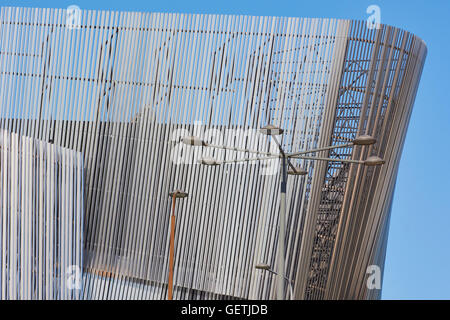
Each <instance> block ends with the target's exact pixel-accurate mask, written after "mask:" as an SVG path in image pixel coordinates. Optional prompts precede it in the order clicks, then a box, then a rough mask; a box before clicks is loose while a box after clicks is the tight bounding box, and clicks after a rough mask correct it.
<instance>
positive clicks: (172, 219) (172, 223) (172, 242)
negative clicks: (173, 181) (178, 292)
mask: <svg viewBox="0 0 450 320" xmlns="http://www.w3.org/2000/svg"><path fill="white" fill-rule="evenodd" d="M176 196H177V194H176V192H174V194H173V195H172V216H171V217H170V249H169V281H168V300H173V256H174V245H175V199H176Z"/></svg>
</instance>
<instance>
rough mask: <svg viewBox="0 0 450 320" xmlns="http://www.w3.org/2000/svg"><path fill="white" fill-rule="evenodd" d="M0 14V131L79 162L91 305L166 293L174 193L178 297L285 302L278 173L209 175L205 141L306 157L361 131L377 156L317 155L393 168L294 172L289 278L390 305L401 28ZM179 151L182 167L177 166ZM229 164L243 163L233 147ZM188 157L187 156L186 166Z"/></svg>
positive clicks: (401, 108) (413, 61)
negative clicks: (60, 150)
mask: <svg viewBox="0 0 450 320" xmlns="http://www.w3.org/2000/svg"><path fill="white" fill-rule="evenodd" d="M79 18H80V20H79V22H80V23H79V24H77V25H76V26H75V27H74V26H73V25H71V26H70V27H69V26H68V25H67V19H68V16H67V11H66V10H59V9H30V8H2V9H1V14H0V21H1V28H0V43H1V52H0V83H1V87H0V92H1V94H0V99H1V108H0V117H1V122H0V125H1V127H2V128H3V129H6V130H9V131H12V132H16V133H18V134H20V135H24V136H30V137H34V138H37V139H41V140H44V141H49V142H52V143H54V144H55V145H59V146H62V147H66V148H70V149H73V150H76V151H79V152H81V153H82V154H83V155H84V161H85V166H86V181H85V190H86V199H85V211H86V214H85V224H84V230H85V234H84V271H85V275H86V276H85V278H84V283H83V285H84V288H83V290H84V297H85V298H94V299H128V298H135V299H161V298H165V297H166V294H167V275H168V246H169V217H170V200H169V198H168V193H169V191H172V190H174V189H177V188H180V189H183V190H185V191H188V192H189V195H190V196H189V197H188V198H186V199H184V200H183V201H181V202H179V203H178V204H177V209H176V211H177V229H176V236H175V250H176V252H175V277H174V283H175V290H174V297H175V298H176V299H185V298H195V299H202V298H203V299H205V298H209V299H214V298H217V299H222V298H250V299H256V298H273V297H274V295H275V278H274V277H272V276H271V275H270V274H266V273H262V271H260V270H255V269H254V265H255V264H256V263H260V262H265V263H268V264H270V265H275V260H276V254H277V247H276V244H277V223H278V222H277V220H278V201H279V199H278V188H279V175H278V174H274V175H266V174H263V171H264V168H263V166H260V165H258V164H255V163H251V164H246V165H224V166H221V167H219V168H205V167H202V166H200V165H198V164H196V163H195V161H194V160H196V159H198V158H199V157H200V156H201V155H202V154H203V155H204V154H207V155H208V154H209V155H215V156H217V154H214V151H213V150H209V149H210V148H201V147H195V148H194V149H195V151H193V152H191V153H189V152H190V151H189V150H188V149H187V147H185V146H182V145H180V144H178V141H179V138H180V137H181V136H183V135H198V136H201V137H203V138H205V139H210V140H212V141H220V142H223V143H225V144H228V145H230V146H233V147H236V148H245V147H247V146H249V145H254V144H256V145H258V146H259V147H264V146H266V144H265V143H264V141H263V142H261V141H260V140H258V139H256V138H255V137H256V136H255V135H254V134H253V132H254V131H255V130H256V129H257V128H259V127H260V126H262V125H265V124H267V123H272V124H275V125H278V126H280V127H282V128H284V129H285V132H286V134H285V135H284V137H283V141H282V144H283V147H284V148H285V150H287V151H292V152H294V151H301V150H305V149H311V148H315V147H321V146H327V145H330V144H332V145H334V144H340V143H345V142H348V141H350V140H352V139H353V138H355V136H356V135H359V134H369V135H373V136H375V137H376V138H377V143H376V144H375V145H374V146H370V147H367V148H364V149H363V148H362V147H349V148H346V149H339V150H337V151H333V152H321V153H319V154H318V155H321V156H329V157H332V158H342V159H357V160H360V159H362V160H363V159H365V158H367V157H368V156H370V155H376V156H380V157H382V158H384V159H385V160H386V164H385V165H383V166H382V167H364V166H357V165H353V164H352V165H348V164H342V163H334V162H333V163H331V162H330V163H327V162H312V161H309V160H298V163H297V165H299V166H301V167H303V168H306V169H307V170H308V175H307V176H305V177H290V178H289V181H288V187H287V190H288V198H287V201H288V217H287V229H286V248H287V250H286V257H287V259H286V274H287V275H288V277H289V278H291V279H293V280H294V283H295V297H296V298H297V299H340V298H348V299H365V298H377V297H379V294H380V291H379V290H368V289H367V287H366V280H367V274H366V269H367V266H369V265H373V264H375V265H379V266H380V267H381V268H382V267H383V265H384V255H385V249H386V241H387V231H388V222H389V215H390V206H391V202H392V194H393V190H394V186H395V179H396V174H397V168H398V163H399V159H400V154H401V150H402V146H403V142H404V138H405V134H406V129H407V126H408V121H409V117H410V113H411V109H412V106H413V103H414V98H415V95H416V91H417V86H418V82H419V78H420V74H421V70H422V67H423V63H424V59H425V55H426V47H425V45H424V43H423V41H422V40H420V39H419V38H417V37H416V36H414V35H412V34H410V33H408V32H406V31H403V30H400V29H397V28H394V27H390V26H385V25H382V26H381V27H380V28H379V29H373V30H369V29H367V27H366V24H365V22H358V21H350V20H334V19H305V18H276V17H247V16H225V15H185V14H159V13H130V12H120V13H119V12H103V11H101V12H95V11H81V12H80V16H79ZM174 150H178V151H180V152H182V154H183V155H184V157H185V158H184V159H188V160H189V161H185V162H183V161H181V162H180V161H176V160H174ZM220 156H225V157H231V158H233V157H238V156H243V154H242V153H241V152H237V151H227V152H226V153H225V154H221V155H220ZM175 158H176V155H175Z"/></svg>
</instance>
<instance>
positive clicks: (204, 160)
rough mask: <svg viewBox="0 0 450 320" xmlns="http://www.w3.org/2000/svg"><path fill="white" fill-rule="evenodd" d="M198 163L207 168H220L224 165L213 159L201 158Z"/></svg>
mask: <svg viewBox="0 0 450 320" xmlns="http://www.w3.org/2000/svg"><path fill="white" fill-rule="evenodd" d="M198 162H199V163H200V164H204V165H207V166H219V165H221V164H222V161H219V160H216V159H213V158H201V159H200V160H198Z"/></svg>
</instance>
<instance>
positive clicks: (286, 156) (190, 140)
mask: <svg viewBox="0 0 450 320" xmlns="http://www.w3.org/2000/svg"><path fill="white" fill-rule="evenodd" d="M259 132H260V133H262V134H264V135H268V136H271V137H272V139H273V140H274V141H275V143H276V144H277V146H278V149H279V153H270V152H264V151H257V150H250V149H238V148H233V147H229V146H222V145H213V144H211V145H209V144H207V143H206V142H205V141H203V140H202V139H200V138H196V137H192V136H187V137H184V138H183V139H182V141H183V143H185V144H187V145H195V146H205V147H211V148H218V149H225V150H233V151H240V152H245V153H248V154H251V153H253V154H254V153H257V154H259V156H258V157H257V158H250V157H247V158H244V159H236V160H228V161H220V160H217V159H213V158H201V159H200V160H198V162H199V163H200V164H203V165H208V166H218V165H221V164H225V163H239V162H249V161H260V160H269V159H277V158H278V159H281V161H280V166H281V187H280V218H279V234H278V248H277V249H278V250H279V252H281V254H278V255H277V259H278V261H277V269H278V270H280V274H277V273H275V272H274V271H272V270H271V269H270V266H268V265H265V264H258V265H256V266H255V268H257V269H262V270H267V271H270V272H272V273H274V274H277V275H278V276H279V279H278V281H277V285H278V286H277V298H278V299H282V298H283V297H284V289H285V288H284V281H285V279H286V276H285V256H284V254H285V253H284V252H285V228H286V226H285V224H286V188H287V176H288V175H293V176H305V175H307V174H308V171H307V170H305V169H303V168H299V167H295V166H294V165H293V164H292V163H291V160H292V159H303V160H310V161H329V162H341V163H353V164H359V165H366V166H377V165H382V164H384V162H385V161H384V160H383V159H381V158H380V157H378V156H371V157H369V158H367V159H366V160H353V159H339V158H328V157H320V156H315V155H308V154H311V153H317V152H321V151H329V150H333V149H338V148H348V147H353V146H369V145H373V144H374V143H376V139H375V138H374V137H372V136H370V135H365V134H364V135H359V136H357V137H356V138H355V139H354V140H352V141H351V142H348V143H345V144H340V145H333V146H325V147H319V148H315V149H309V150H305V151H300V152H294V153H286V152H285V151H284V149H283V147H282V145H281V144H280V143H279V142H278V140H277V138H276V136H277V135H281V134H283V132H284V130H283V129H281V128H279V127H277V126H274V125H271V124H269V125H266V126H264V127H262V128H260V129H259ZM288 168H289V169H288ZM288 281H290V280H289V279H288ZM291 289H292V288H291ZM291 296H292V292H291Z"/></svg>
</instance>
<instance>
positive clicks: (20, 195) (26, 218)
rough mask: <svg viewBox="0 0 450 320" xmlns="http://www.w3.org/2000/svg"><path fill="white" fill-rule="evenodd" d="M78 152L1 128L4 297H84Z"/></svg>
mask: <svg viewBox="0 0 450 320" xmlns="http://www.w3.org/2000/svg"><path fill="white" fill-rule="evenodd" d="M83 168H84V166H83V157H82V155H81V154H80V153H79V152H75V151H72V150H69V149H65V148H61V147H58V146H55V145H53V144H49V143H47V142H44V141H38V140H35V139H33V138H29V137H20V136H18V135H17V134H15V133H9V132H7V131H6V130H0V250H1V253H0V298H1V299H8V300H16V299H79V298H81V297H82V285H81V284H82V282H81V280H82V269H81V266H82V265H83V246H82V245H83V216H84V210H83V208H84V199H83V197H84V183H83V178H84V172H83Z"/></svg>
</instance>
